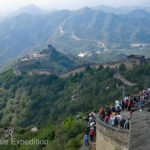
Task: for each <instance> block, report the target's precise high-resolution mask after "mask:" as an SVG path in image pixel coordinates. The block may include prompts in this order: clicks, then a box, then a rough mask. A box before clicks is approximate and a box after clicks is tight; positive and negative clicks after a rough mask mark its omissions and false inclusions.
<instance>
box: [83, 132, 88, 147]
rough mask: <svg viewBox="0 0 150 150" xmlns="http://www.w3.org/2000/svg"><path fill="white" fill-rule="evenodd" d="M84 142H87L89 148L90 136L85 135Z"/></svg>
mask: <svg viewBox="0 0 150 150" xmlns="http://www.w3.org/2000/svg"><path fill="white" fill-rule="evenodd" d="M84 141H85V145H86V146H89V140H88V135H87V134H85V135H84Z"/></svg>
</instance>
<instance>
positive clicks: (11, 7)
mask: <svg viewBox="0 0 150 150" xmlns="http://www.w3.org/2000/svg"><path fill="white" fill-rule="evenodd" d="M30 3H34V4H36V5H38V6H39V7H42V8H45V9H78V8H81V7H85V6H95V5H108V6H113V7H120V6H121V7H122V6H147V7H149V6H150V0H0V14H2V13H3V14H4V13H6V12H10V11H15V10H16V9H18V8H20V7H23V6H26V5H28V4H30Z"/></svg>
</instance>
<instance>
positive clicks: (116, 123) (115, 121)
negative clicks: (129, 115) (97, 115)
mask: <svg viewBox="0 0 150 150" xmlns="http://www.w3.org/2000/svg"><path fill="white" fill-rule="evenodd" d="M114 125H118V119H117V117H115V120H114Z"/></svg>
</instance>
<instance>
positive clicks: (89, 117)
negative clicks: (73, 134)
mask: <svg viewBox="0 0 150 150" xmlns="http://www.w3.org/2000/svg"><path fill="white" fill-rule="evenodd" d="M96 116H97V112H96V111H95V112H91V113H86V114H85V118H84V120H85V124H86V125H87V128H86V131H85V135H84V141H85V145H86V146H89V137H90V141H93V140H94V136H95V133H96ZM76 119H77V120H80V115H76Z"/></svg>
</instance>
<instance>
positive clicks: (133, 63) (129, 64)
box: [123, 55, 147, 69]
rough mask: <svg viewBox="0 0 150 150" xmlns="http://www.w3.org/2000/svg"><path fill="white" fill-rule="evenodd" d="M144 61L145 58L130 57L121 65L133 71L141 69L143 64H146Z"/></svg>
mask: <svg viewBox="0 0 150 150" xmlns="http://www.w3.org/2000/svg"><path fill="white" fill-rule="evenodd" d="M146 63H147V62H146V59H145V56H139V55H130V56H127V58H126V59H125V61H124V62H123V64H124V65H125V66H126V68H128V69H133V68H136V67H141V66H143V65H144V64H146Z"/></svg>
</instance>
